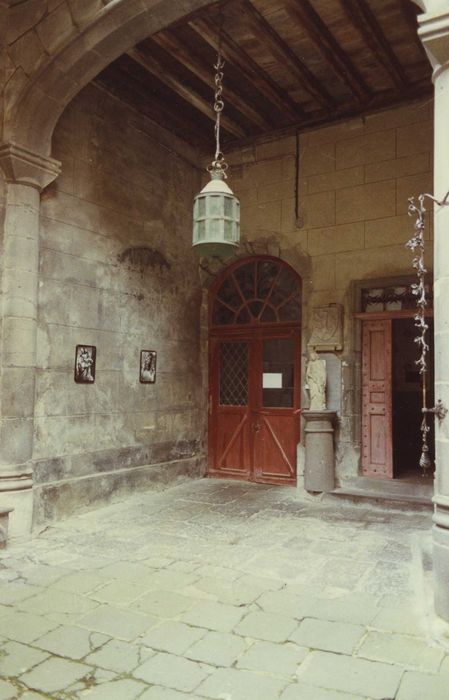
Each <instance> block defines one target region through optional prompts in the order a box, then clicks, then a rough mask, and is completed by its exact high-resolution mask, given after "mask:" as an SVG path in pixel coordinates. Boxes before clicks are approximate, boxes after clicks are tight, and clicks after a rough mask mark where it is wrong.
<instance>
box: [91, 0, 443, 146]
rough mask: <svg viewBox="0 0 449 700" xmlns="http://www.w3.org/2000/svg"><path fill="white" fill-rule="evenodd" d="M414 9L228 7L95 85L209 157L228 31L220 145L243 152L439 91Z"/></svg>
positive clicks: (382, 2)
mask: <svg viewBox="0 0 449 700" xmlns="http://www.w3.org/2000/svg"><path fill="white" fill-rule="evenodd" d="M417 11H418V8H417V7H416V6H415V5H413V4H412V2H411V1H410V0H226V1H223V2H222V3H218V4H214V5H212V6H211V7H209V8H208V9H207V10H203V11H201V12H200V13H196V14H194V15H191V16H190V17H187V18H186V19H185V20H184V21H183V22H182V23H179V24H176V25H174V26H172V27H170V28H169V29H167V30H164V31H162V32H159V33H158V34H156V35H154V36H152V37H151V38H149V39H147V40H145V41H144V42H142V43H141V44H139V45H138V46H136V47H135V48H134V49H133V50H131V51H129V52H128V53H127V54H125V55H123V56H121V57H120V58H119V59H118V60H116V61H115V62H114V63H112V64H111V65H110V66H108V68H106V70H104V71H103V72H102V73H101V74H100V75H99V76H98V77H97V82H98V83H100V84H101V85H102V86H103V87H104V88H106V89H107V90H108V91H110V92H112V93H113V94H114V95H116V96H117V97H119V98H120V99H122V100H124V101H125V102H127V103H128V104H130V105H131V106H132V107H134V108H136V109H138V110H139V111H140V112H142V113H144V114H146V115H147V116H149V117H150V118H151V119H153V120H155V121H157V122H158V123H160V124H163V125H164V126H166V127H167V128H169V129H170V130H171V131H173V132H174V133H175V134H177V135H178V136H180V137H182V138H184V139H185V140H186V141H188V142H190V143H191V144H193V145H195V146H197V147H199V148H201V149H208V150H210V149H211V148H212V144H213V139H214V137H213V121H214V119H215V115H214V111H213V107H212V104H213V74H214V69H213V64H214V62H215V61H216V51H217V47H218V41H219V35H220V34H221V47H222V54H223V56H224V59H225V61H226V64H225V69H224V72H225V77H224V100H225V111H224V116H223V121H222V126H223V134H222V140H223V143H224V144H225V146H228V147H229V145H230V144H232V145H233V146H234V145H235V146H236V145H239V144H245V143H248V142H251V141H252V140H254V139H256V138H260V137H262V138H264V137H266V136H268V135H270V134H272V133H276V132H285V131H289V130H290V129H291V130H293V129H305V128H310V127H312V126H314V125H319V124H324V123H329V122H332V121H334V120H338V119H341V118H346V117H351V116H356V115H360V114H364V113H368V112H370V111H374V110H377V109H382V108H385V107H388V106H390V105H395V104H400V103H402V102H406V101H410V100H412V99H414V98H417V97H420V96H424V95H430V94H431V80H430V78H431V70H430V65H429V62H428V60H427V57H426V55H425V53H424V50H423V48H422V46H421V43H420V41H419V39H418V37H417V20H416V12H417ZM220 27H221V30H220Z"/></svg>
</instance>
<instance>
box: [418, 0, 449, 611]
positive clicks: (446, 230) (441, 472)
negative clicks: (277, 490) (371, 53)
mask: <svg viewBox="0 0 449 700" xmlns="http://www.w3.org/2000/svg"><path fill="white" fill-rule="evenodd" d="M419 4H420V5H421V7H423V9H424V10H426V13H425V14H424V15H421V16H420V22H419V23H420V29H419V35H420V38H421V40H422V42H423V44H424V48H425V49H426V52H427V55H428V56H429V59H430V61H431V63H432V66H433V69H434V72H433V83H434V87H435V150H434V153H435V165H434V192H433V194H434V195H435V196H436V197H437V198H438V199H440V198H443V197H444V195H445V194H446V192H447V191H448V190H449V11H448V10H449V8H448V4H447V0H444V1H442V0H424V2H421V3H419ZM429 208H430V207H429ZM434 224H435V225H434V228H435V234H434V246H435V248H434V261H435V262H434V285H435V286H434V295H435V301H434V304H435V318H434V323H435V399H436V400H438V399H441V400H442V401H443V403H444V404H445V406H446V407H449V303H448V300H449V207H438V206H436V205H435V208H434ZM435 453H436V474H435V495H434V499H433V501H434V504H435V512H434V518H433V520H434V526H433V543H434V587H435V610H436V613H437V615H439V616H440V617H442V618H444V619H446V620H449V415H448V416H446V418H445V419H443V420H442V421H441V422H440V421H439V420H437V419H435Z"/></svg>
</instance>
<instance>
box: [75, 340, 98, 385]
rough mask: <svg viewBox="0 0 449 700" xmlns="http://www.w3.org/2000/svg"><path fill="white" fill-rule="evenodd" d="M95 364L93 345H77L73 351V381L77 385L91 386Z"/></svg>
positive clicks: (94, 348) (93, 379)
mask: <svg viewBox="0 0 449 700" xmlns="http://www.w3.org/2000/svg"><path fill="white" fill-rule="evenodd" d="M96 364H97V348H96V346H95V345H77V346H76V350H75V367H74V379H75V382H76V383H77V384H93V383H94V382H95V370H96Z"/></svg>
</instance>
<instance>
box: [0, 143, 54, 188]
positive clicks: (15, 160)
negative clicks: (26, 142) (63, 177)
mask: <svg viewBox="0 0 449 700" xmlns="http://www.w3.org/2000/svg"><path fill="white" fill-rule="evenodd" d="M0 168H1V169H2V170H3V173H4V175H5V179H6V181H7V182H13V183H15V184H20V185H28V187H34V188H36V189H38V190H39V191H40V190H43V189H44V188H45V187H47V185H49V184H50V183H51V182H53V180H56V178H57V177H58V175H59V173H60V172H61V163H60V162H59V161H58V160H55V159H54V158H49V157H48V156H43V155H41V154H40V153H35V152H33V151H30V150H29V149H28V148H24V147H23V146H19V144H17V143H13V142H10V143H4V144H2V145H0Z"/></svg>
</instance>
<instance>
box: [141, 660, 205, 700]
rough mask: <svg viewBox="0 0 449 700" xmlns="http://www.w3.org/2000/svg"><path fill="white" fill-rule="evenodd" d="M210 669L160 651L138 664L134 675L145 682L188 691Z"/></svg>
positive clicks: (203, 677) (195, 686) (194, 686)
mask: <svg viewBox="0 0 449 700" xmlns="http://www.w3.org/2000/svg"><path fill="white" fill-rule="evenodd" d="M211 670H212V669H211V668H208V667H207V666H206V665H205V664H197V663H194V662H193V661H190V660H188V659H183V658H181V657H180V656H174V655H173V654H166V653H163V652H161V653H158V654H156V655H155V656H153V657H152V658H151V659H149V660H148V661H146V662H145V663H143V664H142V665H141V666H138V667H137V668H136V670H135V671H134V676H135V677H136V678H141V679H142V680H144V681H146V682H147V683H153V684H156V685H162V686H165V687H168V688H173V689H174V690H183V691H184V692H186V693H189V692H190V691H192V690H194V689H195V688H197V686H198V685H199V684H200V683H201V681H203V680H204V679H205V678H206V677H207V676H208V674H209V673H210V672H211Z"/></svg>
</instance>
